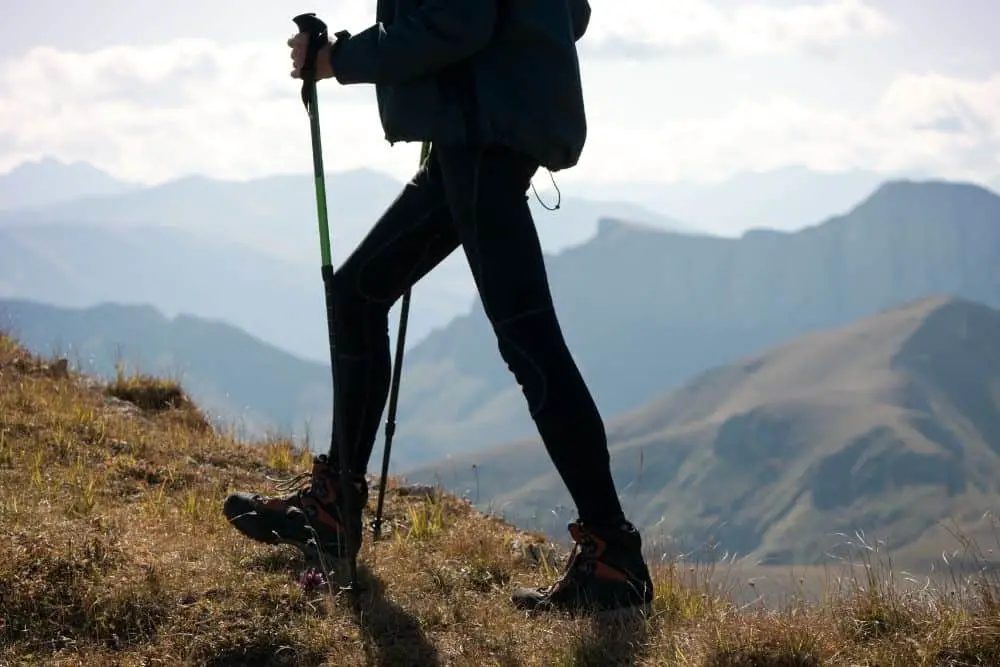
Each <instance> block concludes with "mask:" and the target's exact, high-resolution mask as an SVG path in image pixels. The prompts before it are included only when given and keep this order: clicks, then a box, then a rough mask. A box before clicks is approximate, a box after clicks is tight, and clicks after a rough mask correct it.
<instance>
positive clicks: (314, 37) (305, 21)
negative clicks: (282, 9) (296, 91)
mask: <svg viewBox="0 0 1000 667" xmlns="http://www.w3.org/2000/svg"><path fill="white" fill-rule="evenodd" d="M292 20H293V21H294V22H295V25H296V26H298V29H299V32H302V33H305V34H307V35H309V43H308V45H307V46H306V57H305V60H304V61H303V62H302V70H301V76H302V103H303V104H306V105H308V102H307V100H308V98H309V88H310V87H311V86H313V85H315V83H316V55H317V54H318V53H319V50H320V49H321V48H323V46H324V45H325V44H326V43H327V42H328V41H329V31H328V29H327V27H326V24H325V23H323V21H322V20H320V19H319V18H318V17H317V16H316V14H315V12H309V13H306V14H299V15H298V16H296V17H295V18H294V19H292Z"/></svg>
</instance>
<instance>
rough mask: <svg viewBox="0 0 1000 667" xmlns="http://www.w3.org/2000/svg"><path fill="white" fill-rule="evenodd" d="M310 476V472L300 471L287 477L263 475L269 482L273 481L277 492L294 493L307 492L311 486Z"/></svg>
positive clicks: (311, 475)
mask: <svg viewBox="0 0 1000 667" xmlns="http://www.w3.org/2000/svg"><path fill="white" fill-rule="evenodd" d="M312 477H313V474H312V473H311V472H300V473H298V474H295V475H291V476H289V477H267V476H266V475H265V478H266V479H267V480H268V481H269V482H273V483H274V486H275V488H276V489H277V490H278V492H279V493H294V494H295V495H300V494H302V493H308V491H309V490H310V488H311V487H312Z"/></svg>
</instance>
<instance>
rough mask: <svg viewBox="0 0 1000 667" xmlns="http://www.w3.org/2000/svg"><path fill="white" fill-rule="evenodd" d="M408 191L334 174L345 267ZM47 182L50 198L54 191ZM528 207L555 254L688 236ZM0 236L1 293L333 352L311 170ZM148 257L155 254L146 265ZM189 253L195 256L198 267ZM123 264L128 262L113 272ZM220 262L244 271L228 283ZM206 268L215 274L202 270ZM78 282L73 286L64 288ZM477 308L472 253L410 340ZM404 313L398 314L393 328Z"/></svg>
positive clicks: (176, 191) (436, 285)
mask: <svg viewBox="0 0 1000 667" xmlns="http://www.w3.org/2000/svg"><path fill="white" fill-rule="evenodd" d="M56 171H58V170H56ZM32 173H36V175H38V176H39V178H42V177H44V178H42V180H44V181H45V182H46V183H55V182H57V181H59V180H60V179H61V178H63V176H60V175H59V174H56V176H53V174H52V170H48V171H44V172H32ZM45 179H48V180H45ZM43 185H44V184H43ZM545 185H549V184H548V182H547V181H544V182H541V181H540V182H539V186H540V187H539V195H540V196H541V198H542V201H543V202H544V204H545V205H546V206H549V207H551V206H553V205H554V204H555V203H556V201H557V200H556V198H555V195H554V193H550V192H547V191H546V190H545V188H544V187H542V186H545ZM402 186H403V184H402V183H400V182H397V181H396V180H394V179H392V178H390V177H388V176H386V175H384V174H380V173H378V172H374V171H369V170H355V171H348V172H343V173H330V174H328V176H327V197H328V206H329V214H330V225H331V235H332V248H333V255H334V263H335V264H339V263H340V262H342V261H343V260H344V259H345V258H346V256H347V254H348V253H349V252H350V251H351V250H353V248H354V247H355V246H356V245H357V243H358V242H359V241H360V240H361V238H362V237H363V236H364V234H365V233H366V232H367V231H368V229H369V228H370V227H371V225H372V224H374V222H375V220H376V219H377V218H378V216H379V215H380V214H381V212H382V211H383V210H384V209H385V208H386V207H387V206H389V204H390V203H391V202H392V201H393V199H394V198H395V197H396V196H397V195H398V192H399V190H400V189H401V188H402ZM39 187H41V189H42V190H51V189H52V188H53V187H54V186H52V185H51V184H50V185H44V187H42V186H39ZM531 206H532V208H533V209H534V210H535V211H536V212H537V216H538V228H539V236H540V237H541V239H542V243H543V246H544V247H545V249H546V250H547V251H548V252H550V253H551V252H557V251H559V250H562V249H565V248H566V247H569V246H572V245H576V244H579V243H582V242H584V241H586V240H587V239H588V238H589V237H592V236H593V234H594V233H595V232H596V227H597V220H598V219H599V218H600V217H602V216H607V215H618V214H621V215H625V216H628V217H629V218H630V219H635V220H639V221H643V222H646V223H649V224H654V225H657V226H659V227H662V228H679V225H677V224H676V223H674V222H673V221H670V220H668V219H666V218H664V217H662V216H660V215H658V214H656V213H653V212H651V211H647V210H643V209H641V208H640V207H637V206H635V205H631V204H627V203H618V202H603V201H591V200H585V199H574V198H570V197H563V199H562V201H561V207H560V209H559V210H557V211H547V210H545V209H544V208H543V206H542V205H541V204H539V203H538V201H537V200H536V198H535V197H534V196H532V197H531ZM116 235H120V238H115V236H116ZM3 238H6V239H8V241H7V242H6V243H7V247H6V248H0V253H3V254H4V255H6V256H14V255H18V256H20V257H21V258H22V259H21V261H19V262H13V261H8V262H4V263H0V296H8V297H22V298H27V299H38V300H42V301H46V302H51V303H57V304H65V305H93V304H96V303H99V302H103V301H113V302H121V301H125V302H136V303H148V304H150V305H152V306H155V307H156V308H159V309H161V310H163V311H164V312H165V313H167V314H174V313H178V312H186V313H191V314H195V315H203V316H206V317H220V318H222V319H225V320H226V321H229V322H231V323H233V324H236V325H237V326H240V327H242V328H245V329H246V330H247V331H249V332H250V333H252V334H254V335H257V336H261V337H262V338H264V339H266V340H268V341H270V342H272V343H275V344H277V345H280V346H282V347H284V348H286V349H288V350H289V351H291V352H294V353H295V354H298V355H302V356H305V357H308V358H311V359H319V360H323V359H325V358H326V357H327V356H328V353H327V346H326V339H325V333H324V331H325V329H324V327H325V324H324V321H323V319H322V317H323V308H324V306H323V301H322V291H321V279H320V274H319V265H320V251H319V240H318V239H319V234H318V227H317V222H316V204H315V193H314V185H313V180H312V177H311V175H308V174H292V175H279V176H271V177H267V178H261V179H255V180H250V181H220V180H215V179H209V178H204V177H189V178H182V179H178V180H175V181H171V182H168V183H165V184H163V185H159V186H156V187H149V188H140V189H131V190H129V191H127V192H125V193H123V194H116V195H108V196H93V197H88V198H86V199H78V200H74V201H64V202H61V203H56V204H53V205H50V206H42V207H38V208H35V209H31V210H14V211H0V239H3ZM11 238H13V239H14V240H13V241H11V240H9V239H11ZM137 246H142V247H144V248H145V249H146V250H144V251H138V255H136V259H135V260H134V261H133V260H132V259H130V258H129V256H128V255H129V252H130V251H129V250H128V249H129V248H133V247H137ZM43 248H44V250H42V249H43ZM143 252H146V253H147V254H150V253H151V254H153V255H156V257H154V258H152V259H151V260H150V258H148V257H146V256H145V255H143ZM187 252H193V253H194V254H193V255H192V257H191V258H188V257H187V256H186V254H185V253H187ZM38 253H40V255H39V254H38ZM123 253H124V254H123ZM41 256H44V259H41V258H40V257H41ZM92 256H95V257H96V256H100V257H101V258H102V260H101V266H97V267H94V268H89V264H88V263H90V262H91V258H92ZM29 258H32V259H29ZM112 258H113V259H112ZM140 258H141V260H140ZM189 259H190V260H191V261H188V260H189ZM149 261H152V264H149V263H148V262H149ZM115 263H117V264H119V266H118V267H114V264H115ZM165 265H170V266H174V267H179V266H182V265H183V266H185V267H186V269H185V271H184V272H185V273H186V274H188V275H187V276H186V279H187V281H188V285H189V287H187V288H185V289H178V284H177V277H176V276H175V275H174V274H176V273H177V271H176V270H167V271H166V272H164V271H162V270H160V269H158V270H156V271H154V270H151V267H152V266H158V267H161V269H162V268H163V267H164V266H165ZM199 267H200V268H199ZM220 267H229V268H228V269H223V270H224V271H229V272H234V271H235V272H236V273H235V274H234V275H233V276H225V275H223V274H222V272H221V271H219V268H220ZM202 269H205V270H206V271H207V273H199V271H201V270H202ZM109 272H110V273H109ZM136 272H139V273H141V274H142V275H143V280H142V284H141V285H131V286H130V285H123V284H122V281H121V280H120V278H115V277H114V276H115V275H117V276H121V275H122V274H126V273H132V274H135V273H136ZM81 274H83V275H85V278H80V276H81ZM69 276H76V277H75V278H74V279H72V280H67V278H68V277H69ZM216 276H218V277H216ZM239 276H247V277H248V282H246V283H245V284H242V283H240V282H239V281H238V280H237V278H238V277H239ZM265 277H266V278H265ZM272 277H273V278H272ZM210 283H219V285H218V286H213V285H212V284H210ZM193 285H203V286H204V289H205V290H207V291H209V292H215V293H216V295H217V297H213V298H212V299H211V300H209V301H206V299H207V297H205V296H203V295H199V294H198V293H197V292H198V290H196V289H193V288H192V287H190V286H193ZM474 300H475V289H474V285H473V282H472V279H471V275H470V274H469V271H468V267H467V266H466V264H465V259H464V256H463V255H462V253H455V254H454V255H453V256H452V257H450V258H449V259H448V260H446V261H445V262H444V263H443V264H442V265H441V266H440V267H438V269H437V270H435V271H434V272H433V273H432V274H431V275H429V276H428V277H426V278H425V279H424V280H423V281H422V282H421V284H420V285H419V286H417V287H416V289H415V290H414V300H413V309H412V311H411V317H410V322H409V330H408V333H407V342H408V344H410V345H412V344H415V343H416V342H418V341H420V340H421V339H422V338H423V337H425V336H426V335H427V333H429V332H430V331H431V330H432V329H433V328H435V327H442V326H444V325H446V324H447V323H448V322H449V321H450V320H451V319H452V318H454V317H455V316H456V315H459V314H462V313H466V312H468V310H469V308H470V307H471V305H472V303H473V301H474ZM271 304H278V305H277V306H275V307H272V305H271ZM396 315H397V313H396V312H395V311H394V313H393V318H394V320H393V324H392V326H393V330H394V331H395V327H396V325H395V317H396Z"/></svg>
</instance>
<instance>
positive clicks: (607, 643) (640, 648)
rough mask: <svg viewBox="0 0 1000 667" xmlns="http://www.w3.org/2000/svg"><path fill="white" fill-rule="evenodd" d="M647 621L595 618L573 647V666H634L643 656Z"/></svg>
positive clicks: (635, 617)
mask: <svg viewBox="0 0 1000 667" xmlns="http://www.w3.org/2000/svg"><path fill="white" fill-rule="evenodd" d="M649 624H650V621H649V619H647V618H646V617H645V616H642V615H638V614H636V615H632V616H626V617H620V618H605V619H602V618H599V617H595V618H594V619H592V620H591V621H590V628H589V631H588V632H587V634H585V635H584V636H583V637H581V638H580V640H579V641H578V642H577V644H576V646H574V647H573V650H572V653H571V655H572V656H573V660H572V664H573V665H579V666H584V665H586V666H587V667H591V666H592V667H598V666H600V667H612V666H615V667H617V666H619V665H621V666H624V665H635V664H636V663H637V662H638V661H639V660H641V659H642V658H643V657H644V655H645V652H646V649H647V646H648V639H649Z"/></svg>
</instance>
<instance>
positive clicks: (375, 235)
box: [329, 149, 459, 474]
mask: <svg viewBox="0 0 1000 667" xmlns="http://www.w3.org/2000/svg"><path fill="white" fill-rule="evenodd" d="M436 153H437V151H436V149H432V150H431V153H430V155H429V157H428V161H427V163H426V166H425V167H424V168H422V169H421V170H420V171H419V172H418V173H417V175H416V176H415V177H414V178H413V180H411V181H410V182H409V183H407V185H406V187H405V188H404V189H403V191H402V193H400V195H399V197H398V198H397V199H396V200H395V201H394V202H393V203H392V205H391V206H389V208H388V209H387V210H386V211H385V213H384V214H383V215H382V217H381V218H380V219H379V220H378V222H377V223H376V224H375V226H374V227H373V228H372V229H371V231H370V232H369V233H368V235H367V236H366V237H365V238H364V239H363V240H362V241H361V243H360V244H359V245H358V247H357V249H356V250H355V251H354V252H353V253H352V254H351V255H350V257H348V258H347V260H345V261H344V263H343V264H342V265H341V266H340V267H339V268H338V269H337V270H336V271H335V273H334V278H333V292H334V322H335V324H334V327H335V333H336V344H337V351H336V354H335V359H336V363H337V373H338V375H337V378H338V381H339V382H340V386H338V387H337V388H336V391H335V394H336V400H337V401H338V402H339V406H338V409H339V414H340V415H342V419H343V429H342V432H343V433H344V435H345V437H346V440H347V444H348V450H349V451H353V452H354V457H353V461H352V463H353V472H355V473H359V474H360V473H363V472H365V471H366V469H367V467H368V461H369V459H370V458H371V453H372V449H373V448H374V446H375V439H376V437H377V435H378V429H379V423H380V419H381V416H382V412H383V410H384V408H385V403H386V399H387V397H388V393H389V381H390V370H391V360H390V341H389V309H390V308H391V307H392V305H393V304H394V303H395V302H396V301H397V300H398V299H399V298H400V297H401V296H402V295H403V294H404V293H405V292H406V290H407V289H408V288H409V287H411V286H412V285H413V284H414V283H416V282H417V281H418V280H419V279H420V278H422V277H423V276H424V275H426V274H427V272H428V271H430V270H431V269H432V268H434V267H435V266H436V265H437V264H439V263H440V262H441V261H442V260H444V259H445V258H446V257H447V256H448V255H449V254H450V253H451V252H452V251H454V250H455V248H457V247H458V243H459V241H458V236H457V235H456V233H455V230H454V226H453V224H452V220H451V216H450V213H449V210H448V206H447V203H446V201H445V198H444V190H443V187H442V183H441V178H440V170H439V169H438V166H437V154H436ZM329 458H330V460H331V461H332V462H334V466H335V467H336V466H337V460H338V451H337V446H336V445H335V444H334V445H333V446H332V447H331V448H330V452H329Z"/></svg>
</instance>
